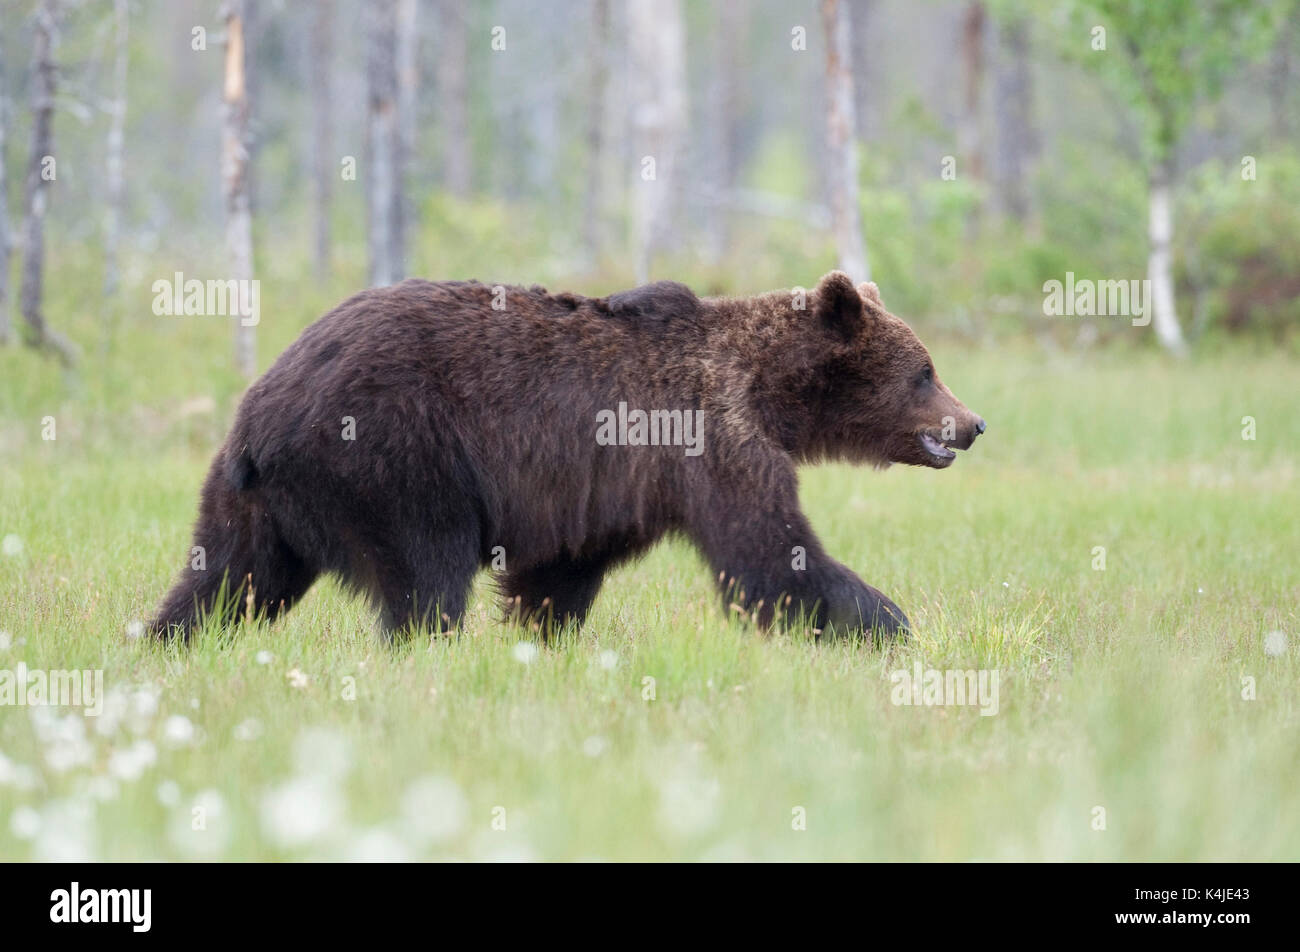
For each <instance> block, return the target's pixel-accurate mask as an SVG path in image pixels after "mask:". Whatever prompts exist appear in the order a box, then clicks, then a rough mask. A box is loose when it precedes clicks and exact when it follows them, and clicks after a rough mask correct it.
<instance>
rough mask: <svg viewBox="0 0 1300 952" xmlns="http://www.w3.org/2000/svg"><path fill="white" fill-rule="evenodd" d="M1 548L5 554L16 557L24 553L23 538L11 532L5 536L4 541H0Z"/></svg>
mask: <svg viewBox="0 0 1300 952" xmlns="http://www.w3.org/2000/svg"><path fill="white" fill-rule="evenodd" d="M0 550H3V551H4V554H5V555H7V556H9V557H10V558H15V557H17V556H19V555H22V553H23V540H22V539H20V538H18V536H16V535H14V534H13V533H12V532H11V533H9V535H7V536H5V537H4V541H3V542H0Z"/></svg>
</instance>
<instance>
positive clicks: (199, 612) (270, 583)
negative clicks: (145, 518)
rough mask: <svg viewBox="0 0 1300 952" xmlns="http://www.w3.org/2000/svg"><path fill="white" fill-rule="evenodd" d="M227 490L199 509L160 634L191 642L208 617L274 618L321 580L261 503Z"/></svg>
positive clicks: (230, 620) (153, 625) (223, 620)
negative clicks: (283, 536) (187, 554)
mask: <svg viewBox="0 0 1300 952" xmlns="http://www.w3.org/2000/svg"><path fill="white" fill-rule="evenodd" d="M222 493H223V495H222V497H221V498H214V499H212V500H211V502H210V503H209V502H205V505H204V507H203V508H202V510H201V511H200V514H199V521H198V525H197V526H196V527H195V531H194V543H193V546H192V547H191V549H190V561H189V563H188V564H187V565H186V567H185V568H184V569H183V570H182V571H181V575H180V578H178V579H177V580H176V583H175V584H174V585H173V586H172V588H171V590H170V591H169V592H168V593H167V596H166V597H165V598H164V599H163V602H162V605H161V606H159V608H158V611H157V613H156V614H155V615H154V618H153V620H152V621H151V622H150V624H149V629H150V631H151V632H152V633H153V634H154V635H155V636H157V637H160V638H164V639H170V638H172V637H174V636H176V635H180V636H181V637H183V638H185V639H187V640H188V638H189V635H190V632H191V630H192V629H193V628H194V626H195V625H197V624H199V623H200V622H201V621H202V620H203V619H205V618H211V619H213V620H215V622H216V623H217V624H218V625H221V626H228V625H231V624H234V623H236V622H239V621H242V620H243V619H244V617H245V616H246V615H248V614H250V608H251V614H253V615H258V616H262V615H264V616H265V617H267V618H268V619H272V620H274V619H276V618H278V617H279V616H280V615H281V614H282V613H283V612H285V611H288V610H289V609H290V608H292V607H293V605H294V603H295V602H297V601H298V599H300V598H302V596H303V595H304V594H305V593H306V592H307V589H309V588H310V587H311V585H312V583H313V582H314V581H315V580H316V576H317V574H318V573H317V571H316V569H314V568H313V567H312V566H310V565H309V564H307V562H305V561H304V560H303V559H302V558H300V557H299V556H298V555H297V554H296V553H295V552H294V551H293V550H292V549H290V548H289V547H288V546H287V545H286V544H285V542H284V540H283V539H281V538H280V536H279V534H278V532H277V531H276V529H275V526H274V524H273V523H272V521H271V520H270V519H269V518H268V517H267V515H266V512H265V511H264V509H263V508H262V507H261V506H260V504H258V503H257V502H256V501H254V500H252V499H249V498H247V497H244V496H242V495H241V494H238V493H237V492H236V491H235V490H233V489H229V490H225V489H223V490H222ZM250 591H251V596H252V597H251V600H250V597H249V595H250Z"/></svg>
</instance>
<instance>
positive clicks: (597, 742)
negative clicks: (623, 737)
mask: <svg viewBox="0 0 1300 952" xmlns="http://www.w3.org/2000/svg"><path fill="white" fill-rule="evenodd" d="M607 747H609V742H608V741H607V740H605V738H603V737H600V736H595V737H588V738H587V739H586V740H584V741H583V742H582V752H583V753H584V754H586V755H587V756H588V757H599V756H600V755H601V754H603V753H604V752H605V749H606V748H607Z"/></svg>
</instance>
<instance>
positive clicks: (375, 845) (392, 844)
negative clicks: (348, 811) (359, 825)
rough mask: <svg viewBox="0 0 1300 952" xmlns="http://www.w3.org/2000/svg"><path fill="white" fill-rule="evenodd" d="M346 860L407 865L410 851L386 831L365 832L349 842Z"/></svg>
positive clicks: (398, 838)
mask: <svg viewBox="0 0 1300 952" xmlns="http://www.w3.org/2000/svg"><path fill="white" fill-rule="evenodd" d="M347 858H348V861H349V862H353V863H409V862H410V861H411V850H410V848H409V847H407V845H406V844H405V843H404V842H402V840H401V838H400V837H398V836H395V835H394V834H392V833H390V832H389V831H388V830H383V829H376V830H366V831H365V832H363V833H362V834H361V835H360V836H357V837H356V838H355V839H353V840H351V842H350V848H349V850H348V856H347Z"/></svg>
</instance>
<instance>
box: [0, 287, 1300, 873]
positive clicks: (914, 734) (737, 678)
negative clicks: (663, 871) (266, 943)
mask: <svg viewBox="0 0 1300 952" xmlns="http://www.w3.org/2000/svg"><path fill="white" fill-rule="evenodd" d="M161 273H167V272H161ZM796 277H798V276H796ZM814 277H815V275H810V276H809V278H808V280H812V279H813V278H814ZM338 283H339V282H338V281H335V282H333V283H332V284H331V283H330V282H326V283H325V284H324V285H322V287H320V288H316V289H312V290H311V291H309V292H305V293H304V294H303V295H302V296H300V297H297V298H293V299H289V298H288V297H284V299H282V300H280V299H277V298H276V296H275V294H276V288H277V286H278V285H277V284H276V282H275V281H274V280H267V281H266V282H264V286H265V288H266V291H265V295H264V304H263V309H264V313H265V314H267V315H268V318H267V319H266V320H265V323H264V326H263V327H262V329H261V331H262V337H261V347H262V356H261V365H262V366H266V365H267V364H268V363H269V361H270V359H271V358H272V357H273V356H274V354H275V353H277V352H278V351H279V350H280V349H282V348H283V347H284V346H285V345H286V344H287V343H288V342H289V341H290V340H291V339H292V338H293V337H294V336H295V335H296V333H297V332H298V330H299V329H300V328H301V327H302V326H303V325H304V324H305V323H306V322H307V321H309V320H310V319H312V318H313V317H314V316H315V315H316V314H317V313H319V311H320V310H322V309H323V308H324V307H325V306H326V305H327V304H329V303H330V302H331V301H332V300H336V299H337V298H339V297H341V296H342V295H343V293H344V292H345V291H346V290H349V289H348V288H345V287H342V286H341V285H340V286H338V287H335V286H334V284H338ZM575 286H576V285H575ZM582 289H583V290H590V289H588V288H582ZM761 289H763V286H762V285H761V284H756V285H754V286H752V287H745V288H743V289H742V290H745V291H757V290H761ZM884 292H885V299H886V301H887V302H888V300H889V291H888V287H887V286H886V287H885V288H884ZM281 293H282V294H287V292H281ZM75 295H76V291H75V290H74V289H72V288H68V289H66V290H65V289H63V288H61V286H60V283H59V282H58V281H57V280H56V281H53V282H52V286H51V288H50V298H51V303H50V305H49V307H50V311H51V313H52V314H53V315H54V321H55V323H56V324H58V325H61V326H63V327H65V328H67V329H68V330H69V331H70V332H71V333H72V336H74V337H75V338H76V339H77V340H78V341H80V342H81V344H82V346H83V347H84V348H85V349H86V350H87V352H95V353H96V359H95V360H93V361H89V362H88V363H87V365H86V367H85V368H84V369H83V371H82V372H81V373H79V374H78V375H77V376H76V377H75V378H72V377H65V376H61V375H60V372H59V371H58V370H57V368H56V366H55V365H54V364H53V363H52V362H49V361H45V360H42V359H40V358H38V357H37V356H35V355H34V354H32V353H31V352H30V351H26V350H21V349H18V348H13V347H11V348H8V349H4V350H0V381H2V382H0V536H3V537H4V546H3V552H0V632H3V634H0V670H13V669H15V667H16V665H18V663H19V662H24V663H25V664H26V665H27V666H29V668H42V669H50V670H52V669H74V668H75V669H102V671H103V679H104V689H105V692H106V697H105V699H104V710H103V713H101V714H100V715H99V716H98V717H86V716H84V715H83V713H82V712H81V711H80V710H78V709H76V708H48V707H46V708H38V707H19V706H0V859H5V860H25V859H103V860H152V859H239V860H246V859H259V860H265V859H296V858H302V859H336V858H342V859H444V858H445V859H470V860H492V859H546V860H573V859H607V860H632V859H650V860H669V859H691V860H696V859H719V860H740V859H751V860H806V859H830V860H867V859H878V860H912V859H922V860H1067V859H1074V860H1210V859H1217V860H1249V859H1267V860H1295V859H1297V858H1300V752H1298V748H1297V737H1298V736H1300V734H1298V731H1300V692H1298V691H1297V688H1298V687H1300V661H1298V656H1297V642H1298V641H1300V638H1298V637H1297V635H1298V633H1300V619H1298V617H1297V605H1300V560H1298V559H1297V556H1298V555H1300V532H1298V529H1297V525H1298V523H1297V514H1298V513H1300V373H1298V372H1297V364H1296V362H1295V359H1294V357H1293V356H1287V355H1284V354H1270V353H1265V352H1260V351H1248V350H1246V349H1244V348H1242V347H1231V348H1221V349H1218V352H1217V353H1207V352H1205V350H1204V349H1203V351H1202V353H1200V354H1199V355H1198V356H1196V357H1195V358H1193V359H1192V360H1189V361H1186V362H1182V363H1178V362H1175V361H1171V360H1169V359H1167V358H1164V357H1161V356H1158V355H1157V354H1155V353H1154V352H1150V351H1146V350H1142V349H1135V348H1130V347H1128V346H1126V345H1124V344H1123V343H1117V344H1114V345H1112V346H1110V347H1107V348H1104V349H1095V350H1082V351H1074V352H1071V351H1067V350H1061V349H1051V348H1046V347H1044V346H1042V345H1040V344H1033V345H1030V344H1027V343H1021V344H1015V345H1010V344H1008V345H1003V346H994V345H992V344H983V345H976V344H972V343H971V342H970V341H969V340H965V339H961V338H958V337H957V336H955V335H951V334H948V333H945V332H943V331H941V330H938V329H932V330H931V331H930V332H928V333H927V331H926V329H925V328H924V327H922V328H921V332H922V336H923V337H924V338H926V339H927V342H928V343H929V344H930V345H931V348H932V350H933V352H934V355H935V359H936V364H937V366H938V368H939V371H940V373H941V375H942V376H943V377H944V379H945V381H946V382H947V383H948V384H949V385H950V386H951V387H952V389H953V391H954V392H955V393H956V394H957V395H958V396H959V397H960V398H961V399H962V400H963V401H964V402H966V403H967V404H968V405H969V406H971V407H972V408H973V409H975V410H976V411H977V412H979V413H981V414H982V415H983V416H984V417H985V418H986V419H987V420H988V421H989V431H988V433H987V434H986V435H985V436H984V437H983V438H982V439H981V440H980V441H979V442H978V444H977V445H976V447H975V448H974V450H973V451H972V452H970V453H968V454H963V455H962V456H961V458H960V459H959V460H958V461H957V463H956V464H955V465H954V466H953V467H952V468H951V469H949V470H948V471H945V472H935V471H929V470H919V469H910V468H903V467H894V468H892V469H890V470H888V471H885V472H874V471H870V470H863V469H853V468H849V467H842V466H828V467H820V468H815V469H808V470H806V471H805V472H804V473H803V474H802V496H803V500H804V504H805V507H806V509H807V511H808V512H809V514H810V516H811V519H812V521H813V523H814V525H815V526H816V527H817V528H818V530H819V531H820V532H821V534H822V537H823V539H824V541H825V543H826V545H827V547H828V549H829V550H830V551H831V552H832V553H833V554H835V555H836V556H837V557H838V558H839V559H840V560H842V561H843V562H845V563H846V564H847V565H849V566H850V567H852V568H853V569H855V570H856V571H858V572H859V574H860V575H862V576H863V577H864V578H865V579H866V580H867V581H868V582H870V583H872V584H874V585H876V586H877V587H879V588H881V589H882V590H883V591H884V592H886V593H887V594H889V595H890V596H892V597H893V598H894V599H895V600H896V601H897V602H898V603H899V604H900V605H901V606H902V607H903V608H904V609H905V610H906V611H907V612H908V613H909V615H910V617H911V619H912V621H913V624H914V626H915V636H914V638H913V639H912V640H911V641H910V642H908V643H906V644H901V645H898V646H895V647H893V648H891V649H889V650H886V651H879V650H874V649H872V648H871V647H869V646H865V645H854V644H848V643H828V644H819V643H816V642H814V641H813V640H812V639H811V637H810V636H809V635H808V633H806V632H800V631H791V632H786V633H775V634H763V633H760V632H758V631H755V630H753V629H752V628H750V627H748V626H747V625H746V624H745V623H744V622H742V621H740V620H738V619H736V618H735V617H731V618H729V617H727V615H726V614H724V612H723V611H722V607H721V605H720V603H719V600H718V598H717V597H716V596H715V594H714V590H713V587H712V585H711V580H710V577H709V573H708V571H707V569H706V568H705V567H704V565H703V563H702V561H701V560H700V559H699V558H698V557H697V556H696V555H695V554H694V553H693V551H692V550H690V549H689V548H688V547H686V546H685V545H683V544H681V543H667V544H664V545H662V546H660V547H659V548H657V549H656V550H655V551H654V552H652V553H651V554H650V556H649V557H647V558H646V559H645V560H644V561H642V562H640V563H638V564H635V565H632V566H629V567H626V568H624V569H623V570H621V571H619V572H618V573H617V575H615V576H613V577H611V578H610V579H609V580H608V582H607V584H606V587H605V588H604V590H603V592H602V594H601V596H600V598H599V600H598V601H597V604H596V607H595V609H594V612H593V615H592V617H591V619H590V621H589V624H588V625H587V626H586V627H585V628H584V629H582V630H581V631H577V632H572V633H569V634H568V635H567V636H566V637H563V638H562V639H560V640H558V641H554V642H552V643H550V644H546V645H540V644H535V643H534V642H535V640H536V636H535V635H534V634H533V633H531V632H529V631H527V630H523V629H519V628H514V627H510V626H507V625H504V624H502V623H501V621H500V620H499V616H498V614H497V612H496V610H495V601H494V597H493V593H492V586H491V582H490V580H489V579H488V578H487V577H486V576H483V577H481V578H480V579H479V581H478V583H477V585H478V597H477V599H476V603H477V607H476V608H475V609H474V610H472V611H471V613H470V616H469V619H468V621H467V625H466V628H465V630H464V631H463V633H462V634H461V635H460V636H459V637H454V638H440V639H437V640H425V641H422V642H420V643H418V644H415V645H413V646H412V647H410V648H407V649H401V650H390V649H388V648H386V647H384V646H383V644H382V643H381V642H380V641H379V639H378V636H377V634H376V629H375V622H374V618H373V615H372V613H371V611H370V610H369V609H368V607H367V606H366V605H364V604H362V603H360V602H358V601H356V600H355V599H352V598H350V597H348V596H347V595H345V594H344V593H343V592H341V591H340V589H339V588H338V587H337V586H336V585H335V584H333V583H332V582H330V581H328V580H327V581H325V582H322V583H320V584H318V585H317V586H316V587H315V588H314V589H313V590H312V592H311V593H310V594H309V595H308V597H307V598H306V599H305V601H304V602H303V603H302V604H301V605H300V606H299V607H298V608H297V609H296V610H295V611H294V612H293V613H292V614H291V615H290V616H289V617H288V618H287V619H285V620H284V621H282V622H280V623H278V624H276V625H273V626H267V625H261V624H259V625H254V626H252V627H248V628H244V629H242V630H239V631H237V632H235V633H233V634H229V635H225V634H223V633H221V632H216V631H208V632H204V633H202V634H201V635H200V636H199V637H198V639H197V641H196V643H195V644H194V645H193V646H192V647H191V648H190V649H188V650H186V649H181V648H175V647H172V648H163V647H159V646H157V645H154V644H151V643H148V642H146V641H142V640H139V639H133V638H131V637H129V634H130V633H131V632H132V631H133V623H134V622H138V621H139V620H141V619H144V618H145V617H147V616H148V615H149V613H150V612H151V611H152V609H153V607H154V605H155V604H156V603H157V601H158V599H159V598H160V597H161V595H162V594H163V592H164V590H165V589H166V587H167V586H168V584H169V582H170V581H171V579H172V577H173V574H174V573H175V572H176V571H177V570H178V569H179V567H180V565H181V562H182V559H183V558H184V557H185V553H186V552H187V547H188V545H189V535H188V533H189V528H190V524H191V521H192V519H193V517H194V513H195V509H196V504H197V495H198V488H199V484H200V480H201V479H202V476H203V474H204V472H205V469H206V466H207V464H208V461H209V459H210V456H211V453H212V452H213V450H214V449H215V447H216V445H217V443H218V442H219V441H220V439H221V437H222V434H223V433H224V430H225V427H226V426H227V424H228V422H229V420H230V418H231V415H232V413H233V409H234V406H235V402H236V401H237V399H238V395H239V391H240V388H241V384H240V381H238V380H237V379H236V378H235V377H234V375H233V374H232V372H231V371H230V369H229V348H228V345H227V340H228V328H226V326H225V325H224V323H222V322H221V321H220V320H217V319H211V318H190V319H185V318H154V317H152V316H149V315H148V311H147V309H144V308H138V309H137V310H140V311H141V312H142V313H143V314H144V315H145V316H136V317H132V318H130V319H124V320H122V321H121V323H120V324H119V325H118V326H117V329H116V330H115V331H114V332H113V334H112V336H111V338H110V337H109V336H108V335H107V334H106V333H105V332H103V331H102V325H101V324H100V323H98V321H99V317H98V316H97V315H94V314H91V313H86V312H84V310H83V309H82V308H81V307H80V304H79V301H78V299H77V298H76V296H75ZM145 300H147V298H146V299H145ZM285 315H289V316H287V317H286V316H285ZM47 416H48V417H53V418H54V421H55V426H56V430H55V436H56V438H55V439H53V440H45V439H42V431H43V428H44V426H45V422H44V418H46V417H47ZM1247 416H1249V417H1252V418H1253V419H1254V421H1255V428H1256V432H1255V436H1256V438H1255V439H1253V440H1248V439H1243V417H1247ZM755 505H756V506H761V505H762V501H761V500H755ZM1097 547H1102V548H1104V568H1099V567H1097V566H1098V565H1099V562H1098V559H1099V552H1098V550H1097ZM1274 632H1281V633H1282V634H1280V635H1278V634H1270V633H1274ZM914 662H920V663H921V665H922V666H923V667H932V668H936V669H940V670H944V669H984V670H990V671H993V670H995V671H996V672H997V673H998V679H999V682H998V683H999V701H998V707H997V713H996V714H995V715H993V716H982V715H981V713H980V709H979V708H978V707H975V706H924V705H922V706H911V705H896V704H894V703H892V701H891V691H892V688H893V684H892V683H891V679H890V674H891V672H893V671H895V670H898V669H908V670H911V669H912V666H913V664H914ZM647 679H653V680H647ZM1243 679H1253V680H1243ZM651 695H652V696H651ZM1243 695H1248V696H1249V695H1253V697H1250V698H1249V699H1248V698H1247V697H1245V696H1243ZM1097 808H1101V810H1102V811H1104V813H1102V812H1100V811H1098V809H1097ZM1103 826H1104V828H1101V827H1103ZM800 827H802V828H800Z"/></svg>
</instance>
